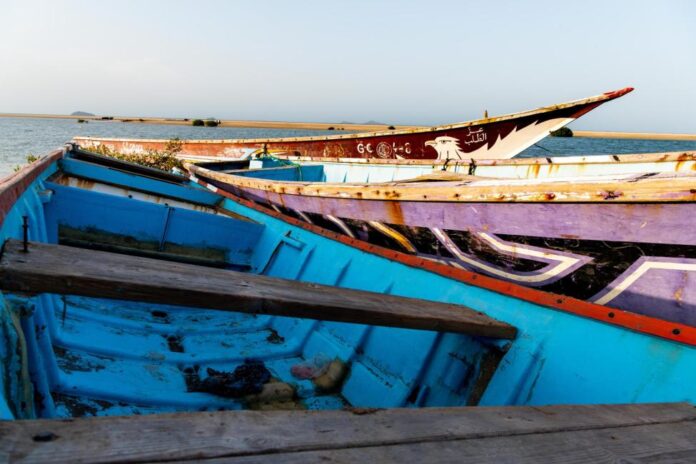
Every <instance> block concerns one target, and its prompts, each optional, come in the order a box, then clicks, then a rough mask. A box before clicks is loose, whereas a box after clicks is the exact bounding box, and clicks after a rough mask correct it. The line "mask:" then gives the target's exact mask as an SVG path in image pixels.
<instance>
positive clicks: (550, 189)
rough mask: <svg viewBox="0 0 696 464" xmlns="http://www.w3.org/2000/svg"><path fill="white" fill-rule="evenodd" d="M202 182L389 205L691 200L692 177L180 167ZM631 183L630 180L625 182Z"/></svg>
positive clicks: (693, 196)
mask: <svg viewBox="0 0 696 464" xmlns="http://www.w3.org/2000/svg"><path fill="white" fill-rule="evenodd" d="M184 167H185V168H186V169H187V170H188V171H189V172H191V173H193V174H195V175H196V176H199V177H201V178H203V179H212V180H214V181H217V182H222V183H226V184H229V185H230V186H232V187H235V188H238V189H240V190H245V189H255V190H262V191H265V192H272V193H277V194H281V195H302V196H309V197H325V198H355V199H361V200H387V201H402V202H403V201H418V202H420V201H429V202H433V201H443V202H454V203H470V202H495V203H500V202H515V203H520V202H533V203H539V202H543V203H567V202H571V203H575V202H585V203H606V202H614V203H621V202H693V201H694V200H696V190H694V184H695V183H696V180H695V179H696V177H694V176H693V175H691V174H679V173H660V174H656V175H654V176H650V177H645V178H642V179H639V176H638V175H634V176H633V177H629V176H627V175H617V176H610V177H603V176H593V177H584V178H582V177H575V178H566V179H562V178H558V179H479V180H461V181H456V182H454V181H443V182H435V181H432V180H430V181H425V182H403V181H400V182H383V183H372V184H369V183H368V184H364V183H329V182H297V181H277V180H270V179H263V178H259V177H247V176H240V175H234V174H226V173H222V172H215V171H211V170H210V169H205V168H202V167H199V166H196V165H194V164H191V163H184ZM629 180H630V181H629Z"/></svg>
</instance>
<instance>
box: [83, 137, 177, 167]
mask: <svg viewBox="0 0 696 464" xmlns="http://www.w3.org/2000/svg"><path fill="white" fill-rule="evenodd" d="M181 145H182V143H181V140H179V139H171V140H169V142H167V145H166V146H165V147H164V150H162V151H156V150H148V151H147V152H146V153H128V154H127V153H119V152H117V151H115V150H112V149H110V148H108V147H106V146H104V145H100V146H98V147H90V148H88V149H87V150H88V151H91V152H93V153H99V154H100V155H104V156H110V157H111V158H116V159H120V160H123V161H128V162H129V163H135V164H139V165H141V166H146V167H149V168H155V169H160V170H162V171H167V172H169V171H171V170H172V169H174V168H178V169H183V165H182V164H181V160H179V159H178V158H177V157H176V155H177V153H179V152H180V151H181Z"/></svg>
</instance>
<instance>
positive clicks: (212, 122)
mask: <svg viewBox="0 0 696 464" xmlns="http://www.w3.org/2000/svg"><path fill="white" fill-rule="evenodd" d="M218 124H220V121H216V120H215V119H206V121H205V127H217V126H218Z"/></svg>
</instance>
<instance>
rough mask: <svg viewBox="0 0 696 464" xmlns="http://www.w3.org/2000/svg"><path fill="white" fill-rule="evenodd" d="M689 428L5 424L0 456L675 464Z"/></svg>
mask: <svg viewBox="0 0 696 464" xmlns="http://www.w3.org/2000/svg"><path fill="white" fill-rule="evenodd" d="M695 421H696V411H695V410H694V408H693V406H691V405H688V404H686V403H671V404H643V405H613V406H601V405H599V406H598V405H589V406H546V407H471V408H424V409H391V410H378V411H370V410H352V411H222V412H198V413H177V414H162V415H151V416H130V417H102V418H85V419H74V420H67V421H64V420H35V421H15V422H0V456H5V457H7V458H8V460H10V461H12V462H47V463H51V462H141V461H170V460H180V461H188V460H194V459H218V458H219V459H223V458H224V460H228V459H232V460H233V462H236V461H235V460H234V459H233V458H239V460H240V462H268V460H269V459H271V458H272V459H273V460H275V461H278V462H312V461H317V460H321V459H325V458H328V459H329V460H330V462H334V461H335V462H348V461H350V462H383V461H398V462H415V461H421V462H455V461H457V462H532V461H534V460H536V461H542V462H589V461H602V460H604V461H607V460H609V459H610V458H616V457H621V456H625V457H633V458H636V457H641V456H647V457H650V456H652V457H659V456H661V455H662V456H674V457H680V458H682V459H683V458H684V457H685V456H688V454H685V453H689V452H692V451H693V450H694V449H695V448H696V441H695V440H694V439H693V437H694V436H696V435H694V432H695V431H696V422H695ZM665 453H667V454H665ZM670 453H671V454H670ZM547 458H548V459H547ZM614 462H615V461H614Z"/></svg>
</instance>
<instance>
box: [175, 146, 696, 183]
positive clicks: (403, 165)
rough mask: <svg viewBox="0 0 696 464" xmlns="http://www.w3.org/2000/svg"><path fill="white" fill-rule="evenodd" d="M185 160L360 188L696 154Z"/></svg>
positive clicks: (629, 168)
mask: <svg viewBox="0 0 696 464" xmlns="http://www.w3.org/2000/svg"><path fill="white" fill-rule="evenodd" d="M181 159H182V160H183V161H189V162H192V163H195V164H196V165H198V166H201V167H205V168H209V169H212V170H214V171H219V172H228V173H234V171H237V170H240V169H261V168H269V167H283V166H286V167H287V166H296V165H302V166H322V169H323V170H324V171H326V172H327V174H326V179H327V180H329V179H331V181H340V182H362V183H367V182H394V181H401V180H412V179H416V178H418V177H422V176H428V177H430V178H431V179H436V178H437V179H440V180H446V179H447V177H448V175H449V174H448V173H454V174H468V175H476V176H480V177H494V178H502V179H507V178H510V179H549V178H559V177H577V176H595V175H604V176H606V175H612V174H646V173H660V172H666V173H668V172H673V173H677V172H680V173H689V172H693V171H696V152H693V151H686V152H684V151H679V152H667V153H639V154H625V155H587V156H553V157H545V158H513V159H505V160H469V161H438V160H375V159H350V158H339V159H334V158H310V157H305V156H291V155H287V154H283V153H276V154H273V155H264V154H263V153H262V152H258V153H255V154H254V155H253V156H252V157H249V158H246V159H239V160H232V159H228V160H224V161H220V160H216V159H215V158H212V157H206V156H188V155H182V156H181ZM334 171H335V173H333V172H334Z"/></svg>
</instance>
